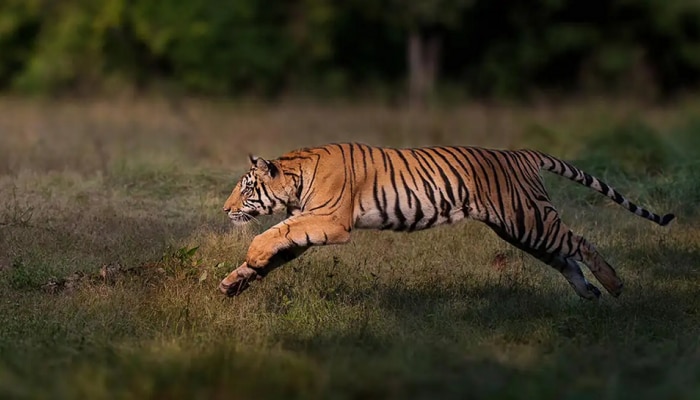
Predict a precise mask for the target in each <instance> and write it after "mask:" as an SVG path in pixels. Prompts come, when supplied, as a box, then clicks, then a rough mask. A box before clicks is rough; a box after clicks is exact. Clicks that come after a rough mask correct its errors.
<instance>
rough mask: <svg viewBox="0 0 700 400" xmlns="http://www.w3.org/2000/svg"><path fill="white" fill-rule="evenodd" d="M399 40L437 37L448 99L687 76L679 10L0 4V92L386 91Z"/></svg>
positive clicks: (686, 41)
mask: <svg viewBox="0 0 700 400" xmlns="http://www.w3.org/2000/svg"><path fill="white" fill-rule="evenodd" d="M409 31H414V32H421V33H422V34H423V35H425V36H437V37H440V38H441V40H442V56H441V65H442V68H441V87H442V88H443V89H444V90H449V91H450V93H452V92H456V93H460V94H466V95H476V96H498V97H512V96H522V95H527V94H531V93H536V92H538V91H542V90H544V91H554V92H557V93H558V92H568V93H570V92H576V91H596V92H598V91H604V92H619V91H624V92H633V93H637V92H644V93H647V94H648V93H652V95H653V96H657V95H661V96H663V95H667V94H673V93H676V92H678V91H684V90H687V89H688V88H691V87H693V86H695V85H696V84H697V83H698V79H699V78H700V3H698V2H697V1H693V0H668V1H661V0H590V1H564V0H533V1H522V0H502V1H491V0H426V1H417V0H416V1H406V2H401V1H396V0H378V1H375V0H349V1H345V2H332V1H330V0H293V1H274V2H270V1H262V0H187V1H174V0H104V1H93V0H63V1H60V2H56V1H48V0H4V1H3V2H1V3H0V89H2V90H13V91H17V92H22V93H66V92H68V93H71V92H85V91H94V90H104V89H114V88H122V87H135V88H146V89H147V88H152V87H153V86H154V85H167V86H168V87H170V88H174V89H176V90H180V91H183V92H186V93H192V94H207V95H210V94H211V95H234V96H235V95H240V94H251V93H252V94H261V95H266V96H267V95H275V94H279V93H283V92H288V91H310V92H315V93H321V94H340V95H345V94H353V93H355V92H358V91H363V90H367V89H371V90H376V89H381V90H387V91H389V92H394V93H395V92H396V91H397V90H398V88H399V87H401V83H402V82H403V80H404V78H405V75H406V72H405V60H406V55H405V48H406V39H407V36H408V32H409Z"/></svg>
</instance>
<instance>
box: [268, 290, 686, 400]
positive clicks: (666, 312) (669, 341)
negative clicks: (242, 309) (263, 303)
mask: <svg viewBox="0 0 700 400" xmlns="http://www.w3.org/2000/svg"><path fill="white" fill-rule="evenodd" d="M562 285H565V283H564V282H562ZM567 289H568V287H567ZM628 292H629V291H628ZM697 294H698V292H697V291H694V290H692V288H688V287H679V288H675V287H672V286H668V285H652V286H650V287H646V288H643V291H637V292H629V293H623V295H622V297H621V298H619V299H612V298H610V297H609V296H607V297H606V298H604V299H603V300H602V301H601V302H600V303H595V302H588V301H585V300H578V299H576V298H573V299H572V298H569V297H565V298H562V296H567V295H568V296H575V295H574V294H573V293H566V294H562V293H561V292H559V291H557V292H556V293H555V292H553V291H551V290H542V289H537V288H535V287H532V286H527V285H525V286H521V287H511V286H505V285H501V284H499V283H498V282H496V281H491V282H486V283H481V284H476V285H475V284H470V283H467V282H465V283H461V284H436V285H425V286H421V287H405V286H401V285H400V284H380V285H376V286H375V287H374V288H372V289H371V293H360V294H355V296H353V298H354V299H356V300H357V302H356V303H355V304H354V305H355V306H358V307H364V308H369V309H373V310H374V312H372V313H369V314H368V317H367V318H368V319H369V321H366V320H362V319H358V320H357V321H356V324H355V325H354V326H352V327H350V328H333V327H332V326H331V327H330V328H328V329H325V330H323V331H321V332H320V333H319V334H317V335H313V336H310V335H308V334H305V333H301V334H290V333H289V332H287V333H284V334H280V335H279V337H278V339H279V340H280V342H281V343H283V346H284V348H285V349H288V350H291V351H294V352H298V353H303V354H308V355H310V356H312V357H314V358H315V359H318V360H319V361H320V362H321V363H322V364H325V365H328V367H329V373H330V374H331V378H330V381H329V387H330V389H329V390H331V391H332V392H339V393H343V394H344V395H345V396H346V398H434V397H435V396H437V397H439V398H493V397H498V398H589V397H590V398H593V397H599V396H613V397H614V398H630V399H633V398H655V397H658V396H659V395H662V397H663V396H665V395H666V394H667V393H674V392H673V391H674V390H675V391H676V393H677V392H678V390H679V389H676V388H675V387H676V386H675V385H678V384H679V383H680V384H682V385H687V386H681V389H680V395H681V397H687V395H688V394H687V393H686V392H684V390H686V389H691V391H692V388H693V387H695V388H697V384H696V383H693V382H695V381H694V379H695V378H693V377H694V376H695V375H693V372H692V371H699V370H700V367H699V366H698V360H697V359H695V358H693V357H694V356H693V354H696V352H697V349H698V347H697V346H698V342H697V337H698V336H700V315H698V313H697V310H698V309H700V301H699V300H698V298H697ZM683 368H689V371H691V372H685V370H684V369H683ZM683 388H685V389H683ZM669 390H671V392H669Z"/></svg>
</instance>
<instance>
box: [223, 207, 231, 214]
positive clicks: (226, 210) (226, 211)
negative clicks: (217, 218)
mask: <svg viewBox="0 0 700 400" xmlns="http://www.w3.org/2000/svg"><path fill="white" fill-rule="evenodd" d="M229 211H231V207H226V206H224V212H225V213H226V214H228V212H229Z"/></svg>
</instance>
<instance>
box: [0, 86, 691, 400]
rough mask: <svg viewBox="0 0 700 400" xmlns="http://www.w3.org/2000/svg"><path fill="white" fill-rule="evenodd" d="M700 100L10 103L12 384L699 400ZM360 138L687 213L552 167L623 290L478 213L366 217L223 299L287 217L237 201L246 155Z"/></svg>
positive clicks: (309, 394)
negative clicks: (439, 151) (488, 152)
mask: <svg viewBox="0 0 700 400" xmlns="http://www.w3.org/2000/svg"><path fill="white" fill-rule="evenodd" d="M693 110H700V107H698V102H697V101H694V100H684V101H680V102H679V103H677V104H674V105H672V106H665V107H658V106H657V107H650V106H644V105H638V104H630V103H624V102H613V101H582V102H568V103H564V104H558V105H546V104H543V105H530V106H502V105H501V106H499V105H488V106H486V105H480V104H468V105H459V106H449V107H442V108H436V109H432V110H427V111H424V112H421V113H418V112H410V111H408V110H402V109H392V108H387V107H384V106H379V105H351V104H307V103H291V102H283V103H280V104H274V105H262V104H256V103H245V102H236V103H229V102H215V101H199V100H185V101H179V102H166V101H160V100H139V101H133V100H129V99H118V100H110V101H108V100H101V101H74V102H69V101H63V102H55V101H25V100H18V99H11V98H6V99H2V100H0V398H3V399H5V398H7V399H15V398H16V399H31V398H51V399H62V398H80V399H102V398H120V399H131V398H139V399H142V398H153V399H193V398H199V399H260V398H285V399H293V398H298V399H311V398H332V399H371V398H382V399H422V398H425V399H433V398H441V399H450V398H455V399H482V398H498V399H508V398H532V399H543V398H551V399H587V398H597V399H601V398H602V399H642V398H647V399H661V398H664V399H697V398H700V296H699V295H700V213H698V212H697V209H696V206H697V204H698V203H699V202H700V172H699V170H700V114H695V113H694V111H693ZM349 140H356V141H363V142H366V143H371V144H386V145H394V146H409V145H422V144H473V145H485V146H492V147H508V148H517V147H525V146H528V147H534V148H537V149H540V150H545V151H548V152H551V153H552V154H555V155H557V156H561V157H564V158H566V159H569V160H574V161H575V162H576V163H577V165H580V166H582V167H585V168H586V169H587V170H588V171H589V172H592V173H595V174H596V175H597V176H598V177H600V178H603V179H604V180H606V181H607V182H608V183H610V184H611V185H613V186H614V187H616V188H617V189H619V190H620V191H621V192H622V193H624V194H626V195H627V196H629V197H630V198H632V199H634V200H637V201H638V202H639V203H640V204H642V205H644V206H647V207H649V208H651V209H652V210H655V211H657V212H659V213H664V212H675V213H676V214H677V220H676V221H674V222H673V223H672V224H671V225H670V226H669V227H666V228H661V227H658V226H655V225H653V224H652V223H650V222H648V221H646V220H643V219H641V218H638V217H635V216H634V215H632V214H630V213H628V212H627V211H625V210H624V209H622V208H620V207H619V206H616V205H614V204H611V202H609V201H607V200H606V199H604V198H603V197H602V196H600V195H598V194H596V193H594V192H592V191H590V190H586V189H585V188H581V187H578V186H577V185H575V184H574V183H571V182H569V181H565V180H562V179H560V178H558V177H553V176H548V177H547V179H546V180H547V183H548V186H549V187H550V189H551V193H552V196H553V198H554V202H555V204H558V205H559V208H560V211H561V213H562V215H563V218H564V220H565V221H566V222H567V223H568V225H569V226H571V227H572V228H573V229H574V230H575V231H577V232H579V233H581V234H583V235H585V236H586V237H587V238H589V239H590V240H591V241H592V242H594V243H595V244H597V246H598V248H599V249H600V251H601V252H602V253H603V254H604V255H605V257H606V258H607V259H608V260H609V261H610V262H611V264H613V265H614V266H615V267H616V269H617V271H618V273H619V274H620V276H621V277H622V279H623V280H624V281H625V284H626V286H625V291H624V292H623V294H622V296H621V297H620V298H618V299H613V298H611V297H610V296H607V295H604V296H603V297H602V298H601V300H600V301H599V302H587V301H584V300H580V299H579V298H578V297H577V296H576V295H575V293H574V292H573V291H572V290H571V289H570V288H569V286H568V285H567V283H566V281H565V280H564V279H563V278H562V277H561V276H560V275H559V274H558V273H557V272H555V271H554V270H552V269H551V268H549V267H548V266H546V265H544V264H541V263H539V262H537V261H535V260H534V259H532V258H531V257H529V256H526V255H523V254H522V253H521V252H519V251H516V250H514V249H513V248H511V247H510V246H509V245H507V244H505V243H504V242H502V241H501V240H499V239H498V238H497V237H496V235H495V234H493V233H491V232H490V231H489V230H488V229H487V228H486V227H485V226H482V225H480V224H478V223H476V222H466V223H461V224H458V225H456V226H452V227H441V228H437V229H434V230H429V231H424V232H417V233H412V234H402V233H391V232H374V231H357V232H355V233H354V234H353V235H354V236H353V240H352V242H351V243H350V244H348V245H345V246H334V247H327V248H317V249H314V250H312V251H309V252H308V253H307V254H305V255H304V256H303V257H302V258H300V259H299V260H296V261H293V262H291V263H290V264H288V265H286V266H285V267H284V268H281V269H279V270H277V271H275V272H273V273H272V274H271V275H270V276H269V277H268V278H267V279H266V280H265V281H263V282H259V283H256V284H255V285H254V286H253V287H252V288H251V289H249V290H248V291H247V292H246V293H245V294H244V295H242V296H240V297H237V298H233V299H228V298H224V297H223V296H222V295H221V294H220V293H219V292H218V291H217V289H216V287H217V284H218V282H219V280H220V279H221V278H223V277H224V276H225V275H226V274H227V273H228V272H229V271H230V270H231V269H232V268H234V267H235V266H237V265H238V264H239V263H240V262H242V260H243V257H244V255H245V250H246V248H247V245H248V243H249V242H250V240H251V238H252V237H253V236H254V235H255V234H257V233H259V232H261V231H262V230H263V229H265V227H266V226H269V225H271V224H273V223H274V221H275V219H274V218H270V219H264V220H263V221H262V224H260V225H251V226H249V227H247V228H245V229H242V230H235V229H233V227H231V226H230V224H229V223H228V221H227V218H226V217H225V215H224V213H223V212H222V211H221V206H222V204H223V201H224V200H225V198H226V197H227V195H228V193H229V192H230V190H231V188H232V186H233V184H234V183H235V180H237V178H238V177H239V176H240V174H241V173H242V172H243V171H244V169H245V168H246V167H247V157H246V154H247V153H248V152H253V153H256V154H258V155H261V156H265V157H270V158H274V157H275V156H277V155H280V154H281V153H282V152H284V151H287V150H290V149H293V148H297V147H302V146H308V145H314V144H322V143H326V142H330V141H349ZM586 272H588V271H586ZM588 275H589V276H590V274H588ZM591 279H592V278H591Z"/></svg>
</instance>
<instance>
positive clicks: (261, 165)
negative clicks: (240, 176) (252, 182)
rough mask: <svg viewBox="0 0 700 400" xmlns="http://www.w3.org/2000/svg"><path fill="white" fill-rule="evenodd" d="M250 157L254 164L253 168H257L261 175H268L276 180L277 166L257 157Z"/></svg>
mask: <svg viewBox="0 0 700 400" xmlns="http://www.w3.org/2000/svg"><path fill="white" fill-rule="evenodd" d="M248 157H249V158H250V163H251V164H253V166H254V167H255V168H257V170H258V171H260V172H261V173H263V174H268V175H270V176H271V177H272V178H274V177H275V175H277V167H276V166H275V164H273V163H271V162H270V161H267V160H265V159H264V158H261V157H256V156H254V155H249V156H248Z"/></svg>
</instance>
